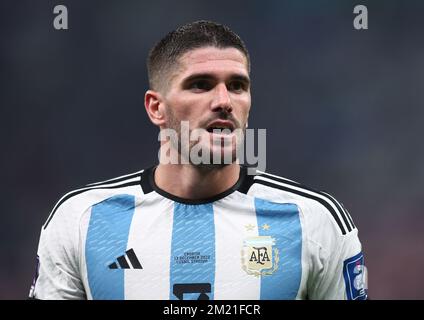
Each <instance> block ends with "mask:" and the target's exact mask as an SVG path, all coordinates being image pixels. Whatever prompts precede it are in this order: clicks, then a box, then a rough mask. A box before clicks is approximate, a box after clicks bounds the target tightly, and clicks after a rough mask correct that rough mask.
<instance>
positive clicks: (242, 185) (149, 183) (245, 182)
mask: <svg viewBox="0 0 424 320" xmlns="http://www.w3.org/2000/svg"><path fill="white" fill-rule="evenodd" d="M156 167H157V166H156V165H155V166H152V167H150V168H148V169H146V170H144V171H143V172H142V173H141V188H142V189H143V192H144V194H147V193H150V192H152V191H156V192H157V193H159V194H160V195H161V196H163V197H165V198H168V199H170V200H172V201H175V202H180V203H184V204H205V203H210V202H214V201H217V200H220V199H222V198H225V197H226V196H228V195H229V194H231V193H233V192H234V191H240V192H242V193H247V191H248V190H249V188H250V186H251V185H252V184H253V176H252V175H247V168H246V167H244V166H240V175H239V178H238V180H237V182H236V183H235V184H234V185H233V186H232V187H231V188H229V189H227V190H225V191H224V192H221V193H219V194H217V195H215V196H213V197H209V198H206V199H196V200H192V199H185V198H180V197H177V196H175V195H173V194H170V193H169V192H166V191H165V190H162V189H161V188H159V187H158V186H157V185H156V183H155V179H154V173H155V170H156Z"/></svg>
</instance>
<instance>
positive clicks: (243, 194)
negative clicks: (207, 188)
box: [30, 167, 367, 300]
mask: <svg viewBox="0 0 424 320" xmlns="http://www.w3.org/2000/svg"><path fill="white" fill-rule="evenodd" d="M154 169H155V167H152V168H149V169H147V170H142V171H140V172H137V173H134V174H130V175H126V176H122V177H119V178H115V179H111V180H108V181H104V182H100V183H95V184H91V185H88V186H87V187H84V188H82V189H78V190H75V191H73V192H70V193H68V194H66V195H65V196H64V197H62V198H61V199H60V200H59V202H58V203H57V204H56V206H55V207H54V209H53V211H52V213H51V214H50V216H49V218H48V220H47V221H46V223H45V224H44V226H43V227H42V230H41V237H40V243H39V247H38V255H37V258H38V268H37V274H36V277H35V279H34V282H33V285H32V287H31V291H30V297H31V298H36V299H164V300H168V299H170V300H178V299H184V300H185V299H205V300H207V299H210V300H212V299H215V300H226V299H232V300H233V299H249V300H256V299H268V300H270V299H272V300H275V299H364V298H366V297H367V291H366V287H365V285H364V281H363V278H364V273H365V272H363V270H364V267H363V256H362V253H361V243H360V241H359V239H358V235H357V234H358V231H357V229H356V227H355V225H354V224H353V221H352V219H351V217H350V216H349V213H348V212H347V211H346V210H345V209H344V208H343V207H342V205H341V204H339V203H338V202H337V201H336V200H335V199H334V198H333V197H332V196H330V195H329V194H326V193H323V192H317V191H313V190H311V189H308V188H306V187H304V186H302V185H300V184H298V183H296V182H293V181H291V180H288V179H284V178H281V177H277V176H275V175H270V174H267V173H264V172H258V174H257V175H254V176H251V175H247V170H246V168H243V167H241V170H240V177H239V180H238V181H237V183H236V184H235V185H234V186H233V187H232V188H231V189H229V190H227V191H226V192H224V193H221V194H219V195H217V196H215V197H213V198H211V199H205V200H203V201H192V200H187V199H181V198H177V197H175V196H173V195H170V194H168V193H166V192H165V191H163V190H161V189H159V188H158V187H157V186H156V185H155V182H154V178H153V177H154Z"/></svg>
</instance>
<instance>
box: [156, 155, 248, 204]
mask: <svg viewBox="0 0 424 320" xmlns="http://www.w3.org/2000/svg"><path fill="white" fill-rule="evenodd" d="M239 174H240V166H239V165H238V164H236V163H233V164H230V165H227V166H225V167H221V168H212V169H211V168H201V167H199V166H194V165H172V164H159V165H158V167H157V168H156V170H155V175H154V179H155V184H156V185H157V186H158V187H159V188H160V189H162V190H164V191H166V192H168V193H170V194H172V195H174V196H177V197H179V198H183V199H190V200H199V199H207V198H211V197H213V196H215V195H217V194H220V193H222V192H224V191H226V190H228V189H230V188H231V187H232V186H234V185H235V184H236V182H237V180H238V178H239Z"/></svg>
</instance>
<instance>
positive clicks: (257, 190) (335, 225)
mask: <svg viewBox="0 0 424 320" xmlns="http://www.w3.org/2000/svg"><path fill="white" fill-rule="evenodd" d="M249 180H250V183H249V187H248V188H247V189H246V191H247V194H248V195H251V196H254V197H258V198H263V199H265V200H268V201H273V202H291V203H295V204H296V205H297V206H298V207H299V209H300V211H301V213H302V214H303V216H304V219H305V220H306V221H305V223H307V224H312V225H313V226H317V227H319V226H321V227H323V226H324V225H326V224H329V226H331V227H332V229H333V230H334V231H335V232H337V233H339V234H341V235H346V234H348V233H350V232H352V231H354V230H355V229H356V226H355V224H354V223H353V220H352V218H351V216H350V214H349V212H348V211H347V210H346V209H345V207H344V206H343V205H342V204H341V203H340V202H339V201H337V200H336V198H334V197H333V196H332V195H331V194H329V193H327V192H324V191H319V190H316V189H313V188H310V187H308V186H306V185H304V184H301V183H299V182H296V181H293V180H290V179H287V178H284V177H281V176H278V175H274V174H270V173H266V172H262V171H257V172H256V174H255V175H253V176H250V178H249ZM308 222H309V223H308Z"/></svg>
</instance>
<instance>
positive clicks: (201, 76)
mask: <svg viewBox="0 0 424 320" xmlns="http://www.w3.org/2000/svg"><path fill="white" fill-rule="evenodd" d="M215 79H216V77H215V76H213V75H211V74H210V73H195V74H192V75H189V76H188V77H187V78H185V79H183V82H182V83H183V85H184V84H186V83H190V82H193V81H195V80H215ZM230 80H232V81H234V80H238V81H241V82H244V83H245V84H247V85H249V84H250V79H249V77H246V76H245V75H244V74H238V73H237V74H232V75H231V76H230Z"/></svg>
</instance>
